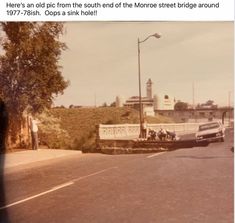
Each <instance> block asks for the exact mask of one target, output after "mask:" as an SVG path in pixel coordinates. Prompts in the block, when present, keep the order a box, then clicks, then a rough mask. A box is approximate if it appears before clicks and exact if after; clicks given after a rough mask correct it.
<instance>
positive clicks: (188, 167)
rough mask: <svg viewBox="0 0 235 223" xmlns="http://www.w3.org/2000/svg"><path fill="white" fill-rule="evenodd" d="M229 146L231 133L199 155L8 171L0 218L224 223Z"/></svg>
mask: <svg viewBox="0 0 235 223" xmlns="http://www.w3.org/2000/svg"><path fill="white" fill-rule="evenodd" d="M232 146H233V132H232V130H231V131H230V132H229V134H227V138H226V142H224V143H213V144H210V145H209V146H208V147H203V148H200V147H198V148H192V149H180V150H176V151H172V152H165V153H158V154H136V155H116V156H111V155H102V154H83V155H81V156H79V157H71V156H69V157H67V158H64V159H60V160H55V161H47V162H43V164H42V165H40V166H39V165H37V166H30V168H26V169H20V170H17V169H16V171H13V172H9V173H5V176H4V182H5V198H6V199H5V202H4V203H3V201H2V202H1V204H0V209H1V210H0V212H2V213H3V212H5V214H6V213H7V214H8V218H9V222H11V223H21V222H22V223H28V222H29V223H37V222H38V223H42V222H44V223H54V222H55V223H73V222H76V223H77V222H79V223H92V222H94V223H111V222H112V223H120V222H122V223H123V222H127V223H132V222H133V223H142V222H143V223H150V222H153V223H199V222H200V223H232V222H233V182H234V181H233V153H232V151H231V147H232ZM3 222H6V220H5V221H3Z"/></svg>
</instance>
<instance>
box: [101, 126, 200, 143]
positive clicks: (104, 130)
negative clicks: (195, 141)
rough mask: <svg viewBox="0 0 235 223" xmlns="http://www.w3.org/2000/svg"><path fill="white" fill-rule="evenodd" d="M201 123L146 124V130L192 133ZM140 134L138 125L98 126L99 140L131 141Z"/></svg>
mask: <svg viewBox="0 0 235 223" xmlns="http://www.w3.org/2000/svg"><path fill="white" fill-rule="evenodd" d="M199 124H201V123H161V124H147V130H150V129H151V130H155V131H157V132H158V131H159V130H160V129H161V128H163V129H167V130H168V131H172V132H175V133H176V134H179V135H181V134H187V133H194V132H196V131H197V129H198V126H199ZM139 133H140V125H139V124H117V125H104V124H100V125H99V138H100V139H132V138H138V136H139Z"/></svg>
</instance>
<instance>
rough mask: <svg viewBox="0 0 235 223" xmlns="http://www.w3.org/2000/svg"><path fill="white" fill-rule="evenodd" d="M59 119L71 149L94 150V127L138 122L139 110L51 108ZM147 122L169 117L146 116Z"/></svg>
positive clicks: (157, 121)
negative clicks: (67, 135) (68, 138)
mask: <svg viewBox="0 0 235 223" xmlns="http://www.w3.org/2000/svg"><path fill="white" fill-rule="evenodd" d="M51 112H52V114H53V115H54V116H55V117H57V118H59V119H60V120H61V128H62V129H65V130H66V131H67V133H68V134H69V136H70V145H68V146H69V147H70V148H71V149H78V150H82V151H83V152H88V151H89V152H95V151H96V128H97V126H98V125H99V124H101V123H103V124H124V123H132V124H134V123H135V124H137V123H139V112H138V111H137V110H135V109H130V108H115V107H99V108H70V109H59V108H56V109H52V110H51ZM146 119H147V122H148V123H160V122H170V121H171V120H170V119H169V118H163V117H147V118H146Z"/></svg>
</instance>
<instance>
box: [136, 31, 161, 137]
mask: <svg viewBox="0 0 235 223" xmlns="http://www.w3.org/2000/svg"><path fill="white" fill-rule="evenodd" d="M150 37H155V38H157V39H159V38H160V37H161V35H160V34H158V33H154V34H152V35H150V36H148V37H147V38H145V39H144V40H142V41H141V40H140V39H139V38H138V78H139V118H140V135H139V137H140V138H143V107H142V95H141V73H140V44H141V43H143V42H145V41H147V40H148V39H149V38H150Z"/></svg>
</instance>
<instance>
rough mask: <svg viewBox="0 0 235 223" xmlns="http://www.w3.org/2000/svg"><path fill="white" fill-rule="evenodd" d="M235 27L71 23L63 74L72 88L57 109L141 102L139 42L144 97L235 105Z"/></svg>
mask: <svg viewBox="0 0 235 223" xmlns="http://www.w3.org/2000/svg"><path fill="white" fill-rule="evenodd" d="M233 29H234V26H233V23H232V22H66V23H65V33H64V35H63V36H62V37H61V41H63V42H65V43H66V44H67V47H68V49H67V50H66V51H64V52H63V53H62V55H61V60H60V65H62V67H63V68H62V70H61V71H62V74H63V76H64V78H65V79H66V80H69V81H70V85H69V86H68V88H67V89H66V90H65V91H64V94H63V95H60V96H58V97H57V98H56V100H55V102H54V104H55V105H56V106H60V105H64V106H66V107H68V106H69V105H83V106H95V105H96V106H99V105H102V104H103V103H105V102H106V103H107V104H110V103H112V102H114V101H115V98H116V96H120V97H122V98H124V99H127V98H129V97H131V96H138V56H137V55H138V54H137V49H138V47H137V46H138V44H137V40H138V38H139V39H140V40H144V39H145V38H146V37H148V36H149V35H151V34H154V33H160V34H161V38H160V39H156V38H154V37H150V38H149V39H148V40H147V41H145V42H143V43H141V44H140V52H141V58H140V66H141V86H142V96H145V95H146V90H145V86H146V82H147V80H148V79H149V78H151V80H152V81H153V94H156V95H162V94H167V95H169V96H171V97H173V98H175V99H176V100H180V101H183V102H187V103H190V104H192V103H193V85H194V102H195V104H198V103H205V102H206V101H207V100H214V101H215V103H216V104H218V105H220V106H227V105H228V104H229V95H230V103H231V104H233V89H234V80H233V75H234V62H233V60H234V51H233V50H234V46H233V44H234V36H233V35H234V31H233Z"/></svg>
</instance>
